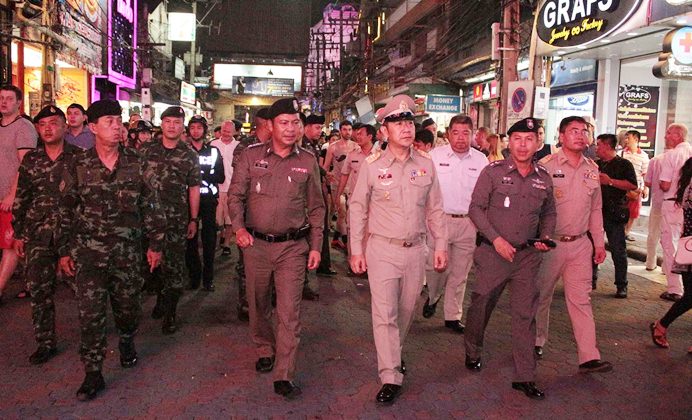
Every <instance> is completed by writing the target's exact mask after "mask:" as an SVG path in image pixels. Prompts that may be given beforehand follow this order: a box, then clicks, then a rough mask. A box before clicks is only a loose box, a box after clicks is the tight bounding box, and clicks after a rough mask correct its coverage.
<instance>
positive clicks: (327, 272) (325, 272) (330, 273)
mask: <svg viewBox="0 0 692 420" xmlns="http://www.w3.org/2000/svg"><path fill="white" fill-rule="evenodd" d="M317 275H318V276H327V277H332V276H336V275H337V272H336V271H334V270H332V269H331V268H325V269H320V268H318V269H317Z"/></svg>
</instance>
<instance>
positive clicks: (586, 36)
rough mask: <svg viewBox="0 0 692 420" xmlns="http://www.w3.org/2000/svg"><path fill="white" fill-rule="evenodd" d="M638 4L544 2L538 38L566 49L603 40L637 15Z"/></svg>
mask: <svg viewBox="0 0 692 420" xmlns="http://www.w3.org/2000/svg"><path fill="white" fill-rule="evenodd" d="M641 3H642V0H546V1H545V2H544V3H543V7H541V9H540V11H539V15H538V22H537V25H536V31H537V33H538V37H539V38H540V39H541V40H542V41H543V42H545V43H546V44H549V45H551V46H553V47H557V48H569V47H576V46H578V45H584V44H588V43H591V42H594V41H596V40H598V39H601V38H604V37H606V36H608V35H610V34H611V33H613V32H614V31H616V30H617V29H618V28H619V27H621V26H622V24H623V23H625V22H627V20H628V19H629V18H630V17H631V16H632V15H633V14H634V13H635V12H636V11H637V9H638V8H639V6H640V5H641Z"/></svg>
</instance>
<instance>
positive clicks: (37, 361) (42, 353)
mask: <svg viewBox="0 0 692 420" xmlns="http://www.w3.org/2000/svg"><path fill="white" fill-rule="evenodd" d="M56 354H58V349H56V348H55V347H45V346H41V347H39V348H38V349H36V351H35V352H34V354H32V355H31V356H29V363H31V364H32V365H41V364H43V363H46V362H47V361H49V360H50V359H51V358H52V357H53V356H55V355H56Z"/></svg>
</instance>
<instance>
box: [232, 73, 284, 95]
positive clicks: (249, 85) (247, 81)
mask: <svg viewBox="0 0 692 420" xmlns="http://www.w3.org/2000/svg"><path fill="white" fill-rule="evenodd" d="M233 93H237V94H239V95H263V96H291V95H293V79H276V78H269V77H250V76H233Z"/></svg>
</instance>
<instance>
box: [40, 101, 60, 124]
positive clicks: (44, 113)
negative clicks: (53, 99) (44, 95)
mask: <svg viewBox="0 0 692 420" xmlns="http://www.w3.org/2000/svg"><path fill="white" fill-rule="evenodd" d="M54 115H59V116H60V117H62V119H63V120H64V119H65V113H64V112H62V110H61V109H60V108H58V107H57V106H55V105H48V106H46V107H44V108H43V109H42V110H41V111H40V112H39V113H38V114H36V116H35V117H34V124H36V123H38V122H39V121H40V120H41V119H42V118H48V117H52V116H54Z"/></svg>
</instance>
